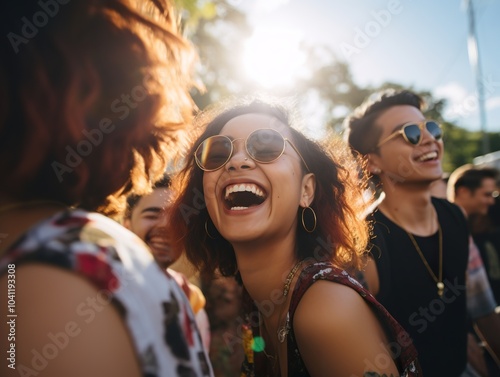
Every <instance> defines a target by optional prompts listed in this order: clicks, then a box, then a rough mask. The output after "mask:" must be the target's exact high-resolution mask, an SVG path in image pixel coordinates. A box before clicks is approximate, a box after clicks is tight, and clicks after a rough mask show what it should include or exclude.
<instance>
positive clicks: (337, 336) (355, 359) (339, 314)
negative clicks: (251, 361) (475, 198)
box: [293, 280, 398, 377]
mask: <svg viewBox="0 0 500 377" xmlns="http://www.w3.org/2000/svg"><path fill="white" fill-rule="evenodd" d="M293 327H294V332H295V335H296V340H297V344H298V347H299V350H300V352H301V355H302V357H303V360H304V363H305V364H306V367H307V369H308V371H309V372H310V374H311V375H312V376H314V377H317V376H330V375H332V374H333V375H342V376H343V375H346V376H352V375H354V376H364V375H367V376H368V375H377V374H369V373H378V374H380V375H383V374H386V375H388V376H390V375H391V374H393V375H395V376H396V375H398V370H397V368H396V366H395V364H394V361H393V359H392V357H391V355H390V353H389V350H388V347H387V339H386V336H385V334H384V331H383V330H382V326H381V324H380V323H379V321H378V319H377V317H376V316H375V314H374V313H373V311H372V309H371V307H370V306H369V305H368V303H367V302H365V300H364V299H363V298H362V297H361V296H360V295H359V294H358V293H357V292H356V291H355V290H354V289H352V288H350V287H348V286H345V285H342V284H338V283H335V282H331V281H321V280H320V281H317V282H316V283H314V284H313V285H312V286H311V287H310V288H309V289H308V290H307V291H306V293H305V294H304V296H303V297H302V299H301V301H300V303H299V305H298V307H297V310H296V312H295V316H294V323H293ZM381 360H382V361H383V362H381Z"/></svg>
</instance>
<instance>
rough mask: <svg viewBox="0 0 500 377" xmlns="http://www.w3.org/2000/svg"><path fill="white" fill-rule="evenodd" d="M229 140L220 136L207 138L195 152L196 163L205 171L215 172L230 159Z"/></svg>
mask: <svg viewBox="0 0 500 377" xmlns="http://www.w3.org/2000/svg"><path fill="white" fill-rule="evenodd" d="M231 152H232V143H231V140H230V139H229V138H228V137H226V136H222V135H216V136H212V137H209V138H208V139H206V140H205V141H204V142H203V143H201V144H200V146H199V147H198V149H197V150H196V154H195V157H196V161H197V162H198V164H199V165H200V167H201V168H203V169H205V170H217V169H219V168H220V167H222V166H223V165H224V164H225V163H226V162H227V161H228V160H229V158H230V157H231Z"/></svg>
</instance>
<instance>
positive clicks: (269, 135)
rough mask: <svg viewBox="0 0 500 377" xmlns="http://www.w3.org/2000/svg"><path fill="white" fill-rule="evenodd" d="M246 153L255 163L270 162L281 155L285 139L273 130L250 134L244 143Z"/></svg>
mask: <svg viewBox="0 0 500 377" xmlns="http://www.w3.org/2000/svg"><path fill="white" fill-rule="evenodd" d="M246 148H247V152H248V154H249V155H250V157H252V158H253V159H254V160H255V161H257V162H272V161H274V160H276V159H277V158H278V157H279V156H281V155H282V154H283V151H284V150H285V139H283V136H281V134H280V133H279V132H278V131H276V130H273V129H263V130H257V131H254V132H252V133H251V134H250V135H248V138H247V141H246Z"/></svg>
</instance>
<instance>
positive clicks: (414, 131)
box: [403, 121, 443, 145]
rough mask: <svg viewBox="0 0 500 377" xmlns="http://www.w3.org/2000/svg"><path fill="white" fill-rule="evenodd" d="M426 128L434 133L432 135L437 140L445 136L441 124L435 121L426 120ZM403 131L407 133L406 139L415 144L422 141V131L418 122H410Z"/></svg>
mask: <svg viewBox="0 0 500 377" xmlns="http://www.w3.org/2000/svg"><path fill="white" fill-rule="evenodd" d="M425 128H426V129H427V131H428V132H429V133H430V134H431V135H432V137H433V138H434V139H436V140H439V139H441V137H442V136H443V131H442V130H441V127H439V124H437V123H436V122H434V121H427V122H425ZM403 132H404V133H405V136H406V140H408V142H409V143H411V144H413V145H417V144H418V143H419V142H420V138H421V137H422V132H421V130H420V127H419V125H418V124H408V125H406V126H405V127H404V130H403Z"/></svg>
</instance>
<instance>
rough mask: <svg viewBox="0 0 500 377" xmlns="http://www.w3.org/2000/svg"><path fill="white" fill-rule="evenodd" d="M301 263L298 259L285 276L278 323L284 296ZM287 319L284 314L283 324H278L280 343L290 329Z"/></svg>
mask: <svg viewBox="0 0 500 377" xmlns="http://www.w3.org/2000/svg"><path fill="white" fill-rule="evenodd" d="M301 264H302V261H299V262H297V263H296V264H295V266H293V268H292V269H291V271H290V272H289V273H288V276H287V277H286V280H285V285H284V286H283V299H284V301H283V306H282V307H281V310H280V314H279V316H278V325H279V323H280V322H281V316H282V315H283V309H285V306H286V297H287V296H288V292H289V291H290V284H292V280H293V278H294V276H295V274H296V273H297V271H298V270H299V267H300V266H301ZM289 320H290V317H289V316H288V314H287V316H286V320H285V323H284V324H283V326H278V330H277V332H276V333H277V335H278V340H279V342H280V343H283V342H284V341H285V339H286V337H287V335H288V332H289V331H290V329H289V328H288V324H289Z"/></svg>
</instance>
